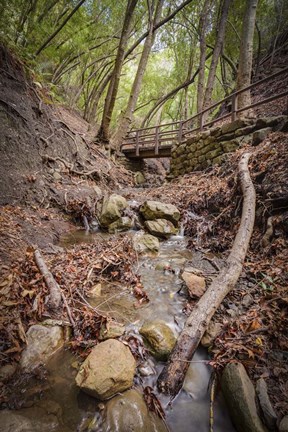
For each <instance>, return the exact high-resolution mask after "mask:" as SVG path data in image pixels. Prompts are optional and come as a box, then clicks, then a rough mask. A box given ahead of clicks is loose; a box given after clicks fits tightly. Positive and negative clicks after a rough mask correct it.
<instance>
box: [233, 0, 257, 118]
mask: <svg viewBox="0 0 288 432" xmlns="http://www.w3.org/2000/svg"><path fill="white" fill-rule="evenodd" d="M257 3H258V0H246V9H245V14H244V20H243V26H242V36H241V46H240V58H239V66H238V74H237V84H236V88H237V90H241V89H242V88H244V87H247V86H249V85H250V84H251V73H252V61H253V36H254V28H255V20H256V9H257ZM250 104H251V93H250V90H248V91H245V92H243V93H240V95H239V96H238V109H241V108H244V107H245V106H248V105H250ZM247 114H248V115H249V114H250V112H247V111H246V112H245V111H242V113H240V117H245V115H247Z"/></svg>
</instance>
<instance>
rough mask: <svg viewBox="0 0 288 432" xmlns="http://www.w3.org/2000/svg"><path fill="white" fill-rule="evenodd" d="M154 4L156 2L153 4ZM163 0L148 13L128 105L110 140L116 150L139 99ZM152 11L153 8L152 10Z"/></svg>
mask: <svg viewBox="0 0 288 432" xmlns="http://www.w3.org/2000/svg"><path fill="white" fill-rule="evenodd" d="M155 3H156V2H155ZM163 3H164V0H158V1H157V4H156V7H155V13H154V18H153V16H152V15H153V11H151V12H150V13H149V33H148V36H147V37H146V39H145V43H144V47H143V51H142V55H141V58H140V61H139V64H138V68H137V72H136V75H135V78H134V82H133V85H132V89H131V92H130V96H129V100H128V104H127V107H126V110H125V112H124V114H123V117H122V119H121V121H120V125H119V127H118V129H117V131H116V134H115V136H114V137H113V140H112V146H113V147H114V148H116V149H118V148H119V146H120V145H121V143H122V141H123V138H124V136H125V135H126V133H127V132H128V129H129V127H130V125H131V123H132V118H133V113H134V110H135V107H136V104H137V100H138V97H139V93H140V89H141V85H142V81H143V76H144V73H145V70H146V66H147V63H148V58H149V54H150V52H151V48H152V46H153V43H154V40H155V36H156V31H154V27H155V25H156V24H157V22H158V20H159V17H160V16H161V11H162V6H163ZM153 9H154V8H153Z"/></svg>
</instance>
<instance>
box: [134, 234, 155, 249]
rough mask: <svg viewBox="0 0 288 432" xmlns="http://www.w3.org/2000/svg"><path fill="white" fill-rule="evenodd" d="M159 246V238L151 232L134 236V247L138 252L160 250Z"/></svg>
mask: <svg viewBox="0 0 288 432" xmlns="http://www.w3.org/2000/svg"><path fill="white" fill-rule="evenodd" d="M159 246H160V244H159V240H158V238H157V237H154V236H153V235H151V234H141V235H135V236H134V237H133V247H134V249H135V250H136V252H139V253H145V252H158V251H159Z"/></svg>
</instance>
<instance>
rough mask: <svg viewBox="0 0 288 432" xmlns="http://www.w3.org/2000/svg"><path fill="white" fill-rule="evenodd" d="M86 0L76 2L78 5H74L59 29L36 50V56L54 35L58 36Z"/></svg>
mask: <svg viewBox="0 0 288 432" xmlns="http://www.w3.org/2000/svg"><path fill="white" fill-rule="evenodd" d="M85 1H86V0H80V1H79V2H78V3H77V4H76V6H75V7H74V9H73V10H72V11H71V12H70V14H69V15H68V16H67V17H66V18H65V20H64V21H63V22H62V24H60V25H59V27H57V29H56V30H55V31H54V32H53V33H52V35H51V36H49V37H48V39H46V41H45V42H44V43H43V44H42V45H41V46H40V48H38V50H37V51H36V54H35V57H37V56H38V55H39V54H40V53H41V52H42V51H43V50H44V48H46V47H47V45H48V44H49V43H50V42H51V41H52V40H53V39H54V37H55V36H57V34H58V33H59V32H60V31H61V30H62V28H63V27H64V26H65V25H66V24H67V22H68V21H69V20H70V18H72V16H73V15H74V14H75V12H77V10H78V9H79V8H80V6H82V4H83V3H84V2H85Z"/></svg>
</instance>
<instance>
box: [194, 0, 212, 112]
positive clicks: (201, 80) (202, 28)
mask: <svg viewBox="0 0 288 432" xmlns="http://www.w3.org/2000/svg"><path fill="white" fill-rule="evenodd" d="M209 4H210V0H205V3H204V5H203V9H202V11H201V15H200V20H199V33H200V34H199V42H200V59H199V74H198V84H197V112H200V111H202V109H203V102H204V85H205V62H206V28H207V21H208V9H209Z"/></svg>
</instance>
